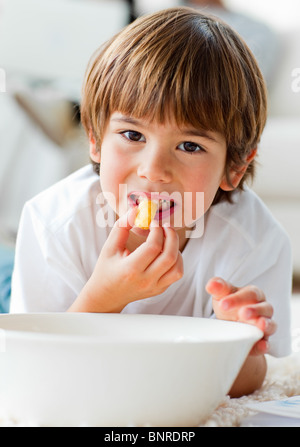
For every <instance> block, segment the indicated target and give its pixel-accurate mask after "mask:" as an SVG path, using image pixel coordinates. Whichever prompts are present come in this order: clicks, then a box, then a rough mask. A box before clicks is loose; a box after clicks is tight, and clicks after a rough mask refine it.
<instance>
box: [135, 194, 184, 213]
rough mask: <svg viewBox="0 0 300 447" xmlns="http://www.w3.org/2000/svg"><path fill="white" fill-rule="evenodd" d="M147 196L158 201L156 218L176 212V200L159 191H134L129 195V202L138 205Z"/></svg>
mask: <svg viewBox="0 0 300 447" xmlns="http://www.w3.org/2000/svg"><path fill="white" fill-rule="evenodd" d="M145 198H146V199H148V200H151V201H153V202H158V210H157V212H156V215H155V219H156V220H162V219H164V218H165V217H166V216H170V214H171V213H173V212H174V207H175V205H176V204H175V201H174V200H173V199H171V198H170V197H168V196H166V195H161V194H157V193H147V192H132V193H131V194H129V197H128V199H129V204H130V205H131V206H138V204H139V203H140V201H141V200H143V199H145Z"/></svg>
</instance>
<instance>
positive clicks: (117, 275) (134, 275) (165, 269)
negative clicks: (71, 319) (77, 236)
mask: <svg viewBox="0 0 300 447" xmlns="http://www.w3.org/2000/svg"><path fill="white" fill-rule="evenodd" d="M135 215H136V210H131V211H130V212H129V213H128V214H127V215H125V216H123V217H122V218H120V219H119V220H118V221H117V222H116V223H115V225H114V227H113V228H112V230H111V232H110V234H109V237H108V238H107V241H106V242H105V244H104V246H103V248H102V251H101V253H100V256H99V258H98V261H97V264H96V266H95V269H94V272H93V274H92V276H91V278H90V279H89V281H88V282H87V284H86V285H85V287H84V289H83V291H82V292H81V294H80V295H79V297H78V298H77V300H76V301H77V306H75V305H74V306H71V308H70V309H69V310H77V311H83V309H85V311H90V312H120V311H121V310H122V309H123V308H124V307H125V306H126V305H127V304H128V303H130V302H132V301H136V300H139V299H142V298H147V297H150V296H155V295H158V294H160V293H162V292H163V291H165V290H166V289H167V288H168V287H169V286H170V285H171V284H172V283H173V282H175V281H177V280H178V279H180V278H181V277H182V274H183V262H182V256H181V253H180V251H179V241H178V236H177V233H176V232H175V230H174V229H173V228H161V227H158V226H156V225H155V224H154V225H152V226H151V227H150V232H149V235H148V237H147V239H146V241H145V242H144V243H142V244H141V245H140V246H139V247H138V248H136V249H135V250H134V251H133V252H130V251H129V250H128V249H127V248H126V243H127V240H128V237H129V232H130V229H131V228H132V226H133V222H134V218H135ZM75 303H76V302H75ZM78 305H80V307H78ZM82 305H83V307H82Z"/></svg>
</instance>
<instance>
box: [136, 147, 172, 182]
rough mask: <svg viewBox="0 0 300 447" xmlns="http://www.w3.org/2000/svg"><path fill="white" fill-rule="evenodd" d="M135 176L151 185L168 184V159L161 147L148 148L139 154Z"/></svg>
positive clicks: (169, 162) (169, 173)
mask: <svg viewBox="0 0 300 447" xmlns="http://www.w3.org/2000/svg"><path fill="white" fill-rule="evenodd" d="M137 174H138V176H139V177H140V178H144V179H146V180H148V181H149V182H151V183H169V182H170V181H171V179H172V173H171V160H170V157H169V156H168V155H167V154H166V151H165V150H164V149H163V148H162V147H161V146H157V147H152V148H150V147H148V148H147V149H145V151H143V153H142V154H141V158H140V162H139V165H138V169H137Z"/></svg>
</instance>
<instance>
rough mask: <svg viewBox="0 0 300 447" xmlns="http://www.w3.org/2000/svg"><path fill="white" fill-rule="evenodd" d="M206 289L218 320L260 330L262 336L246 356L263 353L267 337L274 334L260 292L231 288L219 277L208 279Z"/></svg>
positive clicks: (269, 308) (269, 309)
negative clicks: (253, 326)
mask: <svg viewBox="0 0 300 447" xmlns="http://www.w3.org/2000/svg"><path fill="white" fill-rule="evenodd" d="M206 290H207V292H208V293H209V294H211V295H212V299H213V309H214V312H215V315H216V317H217V318H218V319H220V320H231V321H240V322H243V323H249V324H253V325H255V326H257V327H258V328H259V329H260V330H262V331H263V333H264V337H263V338H262V339H261V340H259V341H258V342H257V343H256V344H255V345H254V347H253V348H252V350H251V353H250V354H252V355H261V354H266V353H267V352H268V349H269V343H268V338H269V337H270V336H271V335H272V334H274V332H275V331H276V323H275V322H274V321H273V320H272V316H273V307H272V306H271V304H269V303H268V302H267V301H266V298H265V296H264V293H263V292H262V291H261V290H260V289H259V288H257V287H255V286H246V287H234V286H233V285H231V284H230V283H228V282H226V281H224V280H223V279H222V278H212V279H210V280H209V282H208V283H207V285H206Z"/></svg>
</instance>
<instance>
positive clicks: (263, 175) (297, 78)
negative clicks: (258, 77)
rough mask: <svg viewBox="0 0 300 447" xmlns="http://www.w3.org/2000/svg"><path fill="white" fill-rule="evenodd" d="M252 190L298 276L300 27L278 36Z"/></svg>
mask: <svg viewBox="0 0 300 447" xmlns="http://www.w3.org/2000/svg"><path fill="white" fill-rule="evenodd" d="M281 41H282V50H281V59H280V64H278V67H277V68H276V74H275V78H274V84H273V86H272V89H271V91H270V98H269V118H268V122H267V125H266V128H265V131H264V134H263V136H262V139H261V144H260V148H259V158H258V160H259V167H258V170H257V176H256V179H255V181H254V184H253V188H254V190H255V191H256V192H257V193H258V194H259V196H260V197H261V198H262V199H263V200H264V202H265V203H266V204H267V205H268V207H269V208H270V209H271V211H272V212H273V214H274V215H275V217H276V218H277V219H278V220H279V221H280V222H281V224H282V225H283V227H284V228H285V229H286V231H287V232H288V234H289V236H290V239H291V243H292V250H293V258H294V275H295V278H297V279H299V278H300V52H299V41H300V27H299V28H298V29H293V30H289V31H285V32H283V33H282V35H281ZM274 243H276V241H274Z"/></svg>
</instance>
